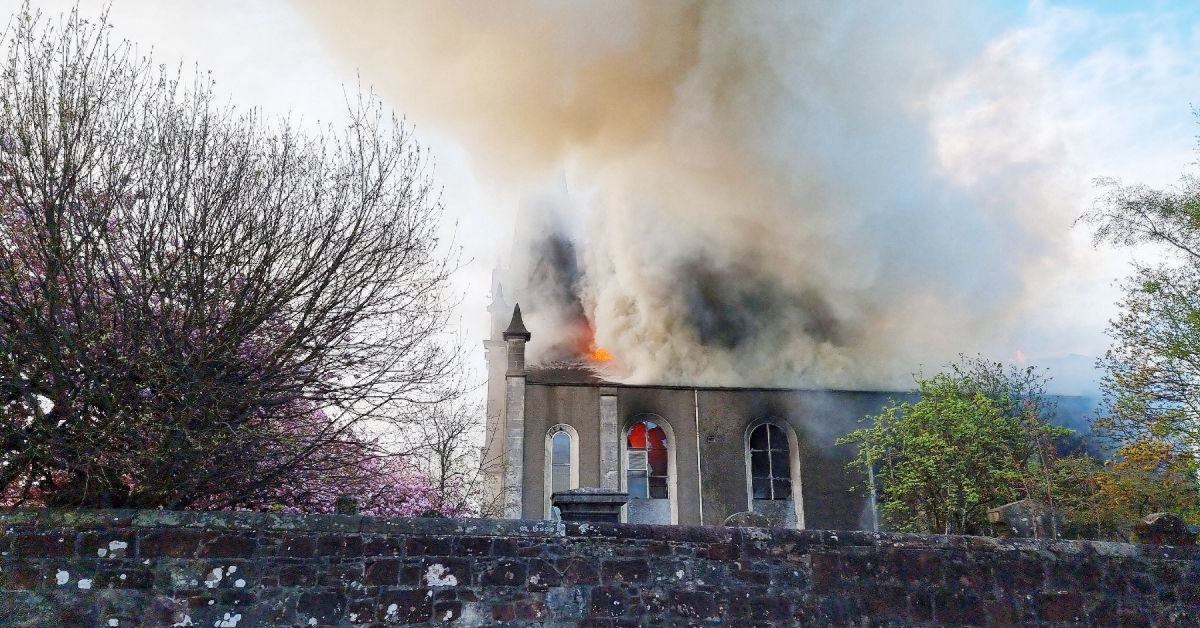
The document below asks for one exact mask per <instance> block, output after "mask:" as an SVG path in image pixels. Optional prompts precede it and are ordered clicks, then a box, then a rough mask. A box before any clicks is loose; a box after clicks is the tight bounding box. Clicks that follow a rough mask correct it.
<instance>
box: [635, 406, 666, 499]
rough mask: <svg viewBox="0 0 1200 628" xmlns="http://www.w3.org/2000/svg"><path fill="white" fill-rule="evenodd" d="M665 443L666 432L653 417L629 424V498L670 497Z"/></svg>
mask: <svg viewBox="0 0 1200 628" xmlns="http://www.w3.org/2000/svg"><path fill="white" fill-rule="evenodd" d="M667 446H668V442H667V433H666V432H664V431H663V428H662V426H660V425H658V424H657V423H655V422H653V421H642V422H640V423H635V424H634V425H633V427H631V428H629V436H628V442H627V443H626V447H627V450H626V451H627V452H628V461H629V463H628V465H627V466H626V473H627V478H628V479H627V486H628V487H629V496H630V497H631V498H639V499H669V498H670V489H669V488H668V485H669V479H670V474H669V473H668V472H667Z"/></svg>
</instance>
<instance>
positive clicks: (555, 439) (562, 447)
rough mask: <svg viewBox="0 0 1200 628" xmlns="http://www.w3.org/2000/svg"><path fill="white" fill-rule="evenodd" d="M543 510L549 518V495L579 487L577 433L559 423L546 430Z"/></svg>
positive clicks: (573, 429)
mask: <svg viewBox="0 0 1200 628" xmlns="http://www.w3.org/2000/svg"><path fill="white" fill-rule="evenodd" d="M542 486H543V487H544V491H543V492H544V500H543V511H544V513H545V517H546V518H547V519H549V518H551V515H552V513H551V504H550V496H551V495H553V494H554V493H555V492H557V491H569V490H571V489H573V488H579V433H578V432H576V431H575V428H573V427H571V426H570V425H567V424H565V423H560V424H558V425H555V426H554V427H551V428H550V429H549V430H547V431H546V471H545V475H544V476H543V480H542Z"/></svg>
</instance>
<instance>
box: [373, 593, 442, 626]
mask: <svg viewBox="0 0 1200 628" xmlns="http://www.w3.org/2000/svg"><path fill="white" fill-rule="evenodd" d="M432 613H433V605H432V603H431V601H430V596H429V590H428V589H392V590H388V591H384V592H383V593H380V594H379V610H378V612H377V614H376V618H377V619H378V620H379V621H382V622H387V623H399V624H416V623H421V622H427V621H429V618H430V616H431V615H432Z"/></svg>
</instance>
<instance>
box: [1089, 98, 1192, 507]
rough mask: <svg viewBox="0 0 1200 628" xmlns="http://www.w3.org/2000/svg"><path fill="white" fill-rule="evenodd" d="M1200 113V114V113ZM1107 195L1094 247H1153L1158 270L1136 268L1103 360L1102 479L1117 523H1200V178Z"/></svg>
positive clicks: (1115, 186)
mask: <svg viewBox="0 0 1200 628" xmlns="http://www.w3.org/2000/svg"><path fill="white" fill-rule="evenodd" d="M1198 113H1200V112H1198ZM1097 185H1098V186H1100V187H1101V188H1102V189H1103V190H1104V193H1103V194H1102V195H1101V196H1100V198H1099V199H1097V201H1096V203H1095V204H1094V205H1093V206H1092V208H1091V209H1090V210H1089V211H1088V212H1087V213H1085V214H1084V215H1083V216H1082V217H1080V219H1079V222H1080V223H1082V224H1086V225H1089V226H1091V227H1093V228H1094V229H1095V232H1094V244H1096V245H1097V246H1099V245H1101V244H1109V245H1113V246H1138V245H1151V246H1153V247H1156V248H1157V249H1158V252H1159V253H1160V254H1162V257H1161V258H1160V260H1159V261H1158V262H1157V263H1155V264H1146V263H1142V262H1137V261H1135V262H1134V263H1133V274H1132V275H1130V276H1129V277H1127V278H1126V279H1125V281H1124V282H1123V283H1122V286H1121V287H1122V291H1123V293H1124V294H1123V296H1122V299H1121V300H1120V301H1119V302H1118V305H1119V306H1120V314H1119V315H1118V316H1117V317H1116V318H1115V319H1114V320H1112V321H1110V323H1109V327H1108V330H1107V333H1108V335H1109V337H1111V338H1112V341H1113V344H1112V346H1111V348H1110V349H1109V350H1108V351H1107V352H1106V353H1105V356H1104V358H1102V359H1101V360H1100V361H1099V366H1100V367H1101V368H1102V369H1103V370H1104V371H1105V372H1106V374H1105V376H1104V379H1103V381H1102V389H1103V394H1104V413H1103V415H1102V416H1101V417H1100V418H1098V419H1097V420H1096V422H1095V423H1094V430H1095V431H1097V432H1098V433H1100V434H1102V435H1103V436H1105V437H1107V438H1109V439H1110V440H1111V441H1112V443H1113V444H1114V446H1115V448H1116V449H1115V451H1116V455H1115V456H1114V461H1113V462H1112V463H1110V464H1108V465H1107V466H1106V468H1105V470H1104V471H1103V473H1102V474H1101V475H1100V476H1098V478H1097V482H1098V484H1097V491H1098V492H1097V494H1098V496H1099V497H1098V498H1099V499H1101V501H1104V502H1105V505H1104V506H1103V507H1099V508H1097V512H1106V513H1108V516H1109V517H1110V518H1111V520H1112V522H1114V523H1116V522H1119V521H1126V522H1128V521H1130V520H1132V519H1136V518H1139V517H1141V516H1144V515H1146V514H1149V513H1150V512H1156V511H1164V510H1171V511H1176V512H1180V513H1181V514H1185V515H1189V516H1191V517H1192V518H1193V520H1197V521H1200V513H1197V512H1196V510H1197V505H1196V501H1195V495H1196V493H1197V484H1196V482H1197V478H1196V474H1195V466H1196V465H1195V462H1196V454H1197V453H1198V452H1200V176H1197V175H1196V174H1195V173H1193V172H1186V171H1185V172H1184V174H1183V176H1182V177H1181V178H1180V181H1179V183H1178V184H1176V185H1174V186H1169V187H1166V188H1163V189H1155V188H1151V187H1148V186H1146V185H1140V184H1139V185H1123V184H1122V183H1121V182H1119V181H1117V180H1114V179H1099V180H1098V181H1097Z"/></svg>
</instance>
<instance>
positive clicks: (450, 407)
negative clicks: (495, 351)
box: [402, 402, 499, 517]
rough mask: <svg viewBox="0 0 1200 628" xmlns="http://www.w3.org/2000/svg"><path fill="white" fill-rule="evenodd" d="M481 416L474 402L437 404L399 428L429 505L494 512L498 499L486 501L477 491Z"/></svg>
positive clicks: (483, 513) (481, 471) (480, 483)
mask: <svg viewBox="0 0 1200 628" xmlns="http://www.w3.org/2000/svg"><path fill="white" fill-rule="evenodd" d="M483 416H484V414H483V407H482V406H481V405H480V404H478V403H461V402H451V403H442V404H438V405H436V406H434V407H431V408H429V409H428V411H427V414H426V415H425V416H424V417H423V418H422V420H420V421H414V422H412V423H411V424H410V425H409V426H408V427H407V429H406V430H405V432H404V435H405V444H404V446H403V447H402V450H404V451H405V452H406V453H407V454H408V455H410V456H411V457H412V458H414V459H415V461H416V465H417V466H418V468H420V469H421V470H422V471H423V472H424V473H425V475H426V476H427V478H428V479H427V481H428V482H429V487H430V492H431V497H432V500H433V501H434V504H433V505H432V507H433V509H435V510H438V511H440V512H453V513H470V514H475V515H479V516H483V517H490V516H497V515H498V514H499V508H498V506H499V504H498V503H495V504H494V503H490V502H487V501H486V499H487V497H486V496H485V495H484V493H485V491H484V490H483V483H484V481H485V478H484V471H485V470H486V469H485V468H483V467H484V465H481V462H480V455H481V451H480V448H479V443H480V441H481V436H482V432H483V425H484V421H483Z"/></svg>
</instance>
